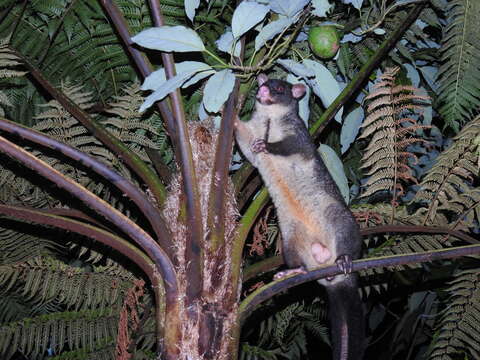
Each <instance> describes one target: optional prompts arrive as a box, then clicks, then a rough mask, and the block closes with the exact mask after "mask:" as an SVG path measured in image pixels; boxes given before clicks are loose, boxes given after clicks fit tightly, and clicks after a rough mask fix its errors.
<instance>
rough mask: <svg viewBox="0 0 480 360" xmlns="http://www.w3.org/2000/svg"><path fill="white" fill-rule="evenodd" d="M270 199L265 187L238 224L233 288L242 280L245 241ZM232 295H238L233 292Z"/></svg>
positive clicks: (233, 251)
mask: <svg viewBox="0 0 480 360" xmlns="http://www.w3.org/2000/svg"><path fill="white" fill-rule="evenodd" d="M269 199H270V197H269V194H268V191H267V188H266V187H263V188H262V189H261V190H260V192H259V193H258V195H257V197H256V198H255V200H254V201H253V202H252V205H251V206H250V207H249V208H248V209H247V211H246V212H245V214H244V215H243V216H242V220H240V224H239V226H238V232H237V236H235V239H234V242H233V246H232V267H231V268H232V270H231V279H232V280H231V281H232V284H233V285H232V288H233V289H236V288H237V286H238V284H239V282H240V274H241V271H240V269H241V266H242V256H243V248H244V246H245V241H246V239H247V236H248V234H249V232H250V229H251V228H252V226H253V224H254V223H255V220H256V219H257V217H258V216H259V215H260V213H261V211H262V210H263V207H264V206H265V205H266V204H267V202H268V200H269ZM232 296H236V295H234V294H232Z"/></svg>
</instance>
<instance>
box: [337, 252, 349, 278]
mask: <svg viewBox="0 0 480 360" xmlns="http://www.w3.org/2000/svg"><path fill="white" fill-rule="evenodd" d="M335 263H336V264H337V266H338V268H339V269H340V270H342V271H343V273H344V274H345V275H347V274H350V273H351V272H352V270H353V262H352V257H351V256H350V255H340V256H339V257H338V258H337V260H335Z"/></svg>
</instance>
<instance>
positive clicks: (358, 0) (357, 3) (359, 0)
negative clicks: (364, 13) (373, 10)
mask: <svg viewBox="0 0 480 360" xmlns="http://www.w3.org/2000/svg"><path fill="white" fill-rule="evenodd" d="M343 2H344V3H345V4H352V5H353V7H354V8H355V9H360V8H361V7H362V4H363V0H343Z"/></svg>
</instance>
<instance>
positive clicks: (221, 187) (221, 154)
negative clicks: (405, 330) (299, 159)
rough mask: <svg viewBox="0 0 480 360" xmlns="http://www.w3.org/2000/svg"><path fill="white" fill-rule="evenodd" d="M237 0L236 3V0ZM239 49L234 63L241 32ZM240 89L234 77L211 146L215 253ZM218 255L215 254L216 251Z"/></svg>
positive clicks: (211, 226)
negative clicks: (218, 130)
mask: <svg viewBox="0 0 480 360" xmlns="http://www.w3.org/2000/svg"><path fill="white" fill-rule="evenodd" d="M240 2H241V0H240V1H238V2H237V3H240ZM240 42H241V49H242V50H241V53H240V56H239V57H234V58H233V63H234V64H241V63H242V60H243V57H244V54H245V36H242V37H241V39H240ZM239 92H240V80H239V79H238V78H236V79H235V85H234V86H233V91H232V92H231V94H230V96H229V97H228V100H227V103H226V104H225V110H224V111H223V114H222V122H221V124H220V132H219V134H218V141H217V146H216V149H215V162H214V165H213V169H212V182H211V185H210V195H209V199H208V202H209V203H208V217H207V228H209V229H211V233H210V235H209V241H210V249H211V251H212V253H215V252H216V251H217V249H218V248H221V247H222V245H223V244H224V243H225V201H226V189H227V188H228V180H229V176H228V169H229V166H230V159H231V156H232V148H233V131H234V122H235V117H236V116H238V108H237V107H238V106H239V105H240V106H241V104H240V102H241V101H238V98H239ZM217 256H219V255H217Z"/></svg>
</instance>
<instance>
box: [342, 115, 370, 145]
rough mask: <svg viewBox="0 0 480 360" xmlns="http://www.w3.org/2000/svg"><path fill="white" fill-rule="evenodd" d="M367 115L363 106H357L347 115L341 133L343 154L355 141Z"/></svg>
mask: <svg viewBox="0 0 480 360" xmlns="http://www.w3.org/2000/svg"><path fill="white" fill-rule="evenodd" d="M364 117H365V115H364V113H363V109H362V107H360V106H359V107H357V108H356V109H355V110H353V111H352V112H350V113H349V114H348V115H347V116H346V117H345V120H344V122H343V125H342V132H341V133H340V144H341V145H342V154H344V153H345V152H346V151H347V150H348V149H349V148H350V145H351V144H352V143H353V141H354V140H355V138H356V137H357V135H358V130H360V125H362V122H363V118H364Z"/></svg>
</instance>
